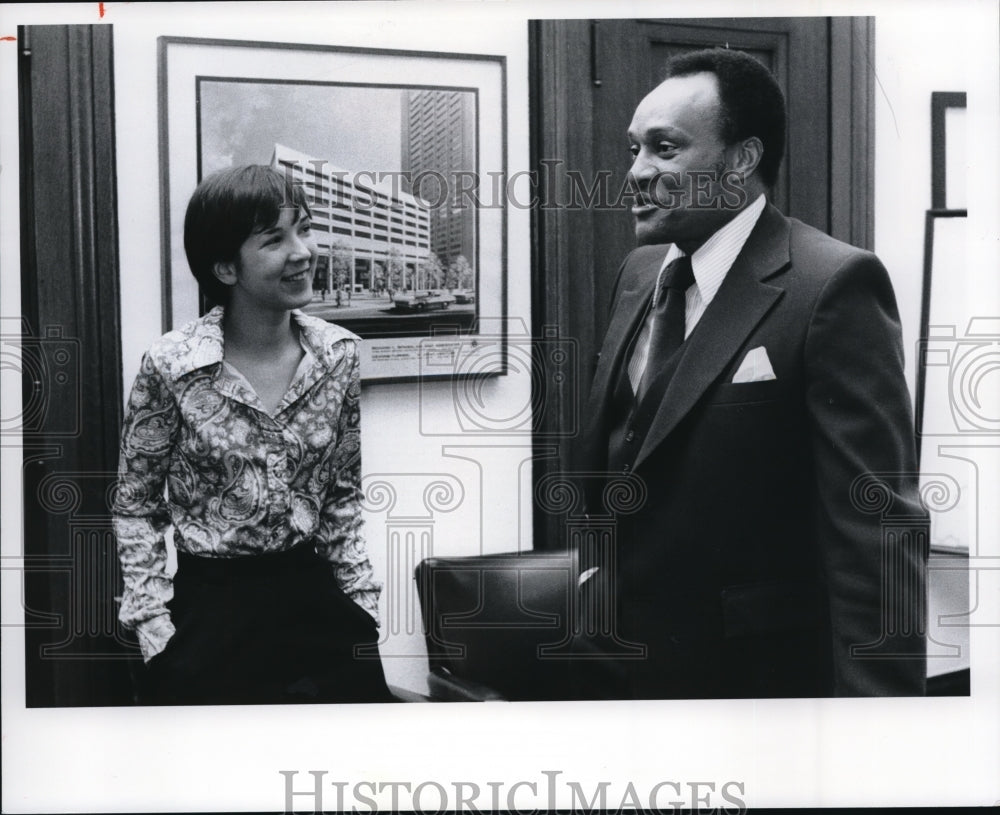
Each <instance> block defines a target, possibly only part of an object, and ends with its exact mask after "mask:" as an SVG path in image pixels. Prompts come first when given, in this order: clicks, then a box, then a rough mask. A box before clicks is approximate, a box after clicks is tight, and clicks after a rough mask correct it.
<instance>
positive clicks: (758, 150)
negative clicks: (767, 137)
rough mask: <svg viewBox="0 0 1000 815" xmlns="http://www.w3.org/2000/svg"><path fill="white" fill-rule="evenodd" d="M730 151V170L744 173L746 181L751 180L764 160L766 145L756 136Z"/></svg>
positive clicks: (736, 145) (735, 145)
mask: <svg viewBox="0 0 1000 815" xmlns="http://www.w3.org/2000/svg"><path fill="white" fill-rule="evenodd" d="M729 149H730V151H731V152H730V160H731V162H732V163H731V164H730V165H729V169H730V170H734V171H735V172H737V173H742V175H743V177H744V178H746V179H748V178H750V176H751V175H752V174H753V173H754V171H755V170H756V169H757V167H758V166H759V165H760V162H761V159H763V158H764V145H763V144H762V143H761V141H760V139H758V138H757V137H756V136H751V137H750V138H749V139H744V140H743V141H741V142H739V143H738V144H734V145H733V146H732V147H730V148H729Z"/></svg>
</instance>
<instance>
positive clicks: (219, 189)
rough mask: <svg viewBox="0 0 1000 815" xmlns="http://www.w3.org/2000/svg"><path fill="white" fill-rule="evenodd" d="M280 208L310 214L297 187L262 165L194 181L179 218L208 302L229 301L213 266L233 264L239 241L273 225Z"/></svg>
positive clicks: (225, 171) (247, 166)
mask: <svg viewBox="0 0 1000 815" xmlns="http://www.w3.org/2000/svg"><path fill="white" fill-rule="evenodd" d="M283 207H301V208H304V209H305V211H306V212H307V213H308V212H309V205H308V204H307V203H306V195H305V192H304V191H303V189H302V187H301V185H300V184H295V183H293V182H292V180H291V178H290V177H287V176H284V175H282V174H281V173H279V172H278V171H277V170H275V169H273V168H271V167H268V166H266V165H261V164H249V165H246V166H243V167H232V168H230V169H228V170H221V171H220V172H217V173H215V174H213V175H210V176H209V177H208V178H206V179H205V180H204V181H202V182H201V183H200V184H199V185H198V187H197V189H196V190H195V191H194V194H192V196H191V200H190V201H189V202H188V206H187V213H186V214H185V216H184V251H185V252H186V253H187V259H188V265H189V266H190V267H191V272H192V274H194V276H195V278H196V279H197V281H198V284H199V285H200V286H201V290H202V293H203V294H204V295H205V297H206V298H207V299H208V300H209V302H210V303H211V304H212V305H225V304H226V303H227V302H228V301H229V286H227V285H226V284H224V283H222V282H221V281H220V280H219V279H218V278H217V277H216V276H215V264H216V263H230V262H234V261H235V260H236V259H237V257H238V256H239V252H240V247H241V246H242V245H243V242H244V241H245V240H246V239H247V238H249V237H250V235H252V234H253V233H254V231H256V230H259V229H267V228H268V227H270V226H273V225H274V224H275V223H276V222H277V220H278V218H279V217H280V216H281V209H282V208H283Z"/></svg>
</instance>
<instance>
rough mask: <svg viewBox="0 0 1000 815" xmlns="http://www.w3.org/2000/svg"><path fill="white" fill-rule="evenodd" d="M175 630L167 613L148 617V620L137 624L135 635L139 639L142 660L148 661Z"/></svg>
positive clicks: (161, 648)
mask: <svg viewBox="0 0 1000 815" xmlns="http://www.w3.org/2000/svg"><path fill="white" fill-rule="evenodd" d="M175 630H176V629H175V628H174V624H173V623H172V622H171V621H170V615H169V614H160V615H158V616H156V617H150V618H149V619H148V620H146V621H144V622H142V623H140V624H139V625H137V626H136V628H135V636H136V638H137V639H138V640H139V648H140V649H141V650H142V659H143V661H144V662H149V660H151V659H152V658H153V657H155V656H156V655H157V654H158V653H160V651H162V650H163V649H164V648H166V647H167V643H168V642H169V641H170V638H171V637H172V636H173V635H174V632H175Z"/></svg>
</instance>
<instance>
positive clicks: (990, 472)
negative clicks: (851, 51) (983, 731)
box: [875, 3, 1000, 680]
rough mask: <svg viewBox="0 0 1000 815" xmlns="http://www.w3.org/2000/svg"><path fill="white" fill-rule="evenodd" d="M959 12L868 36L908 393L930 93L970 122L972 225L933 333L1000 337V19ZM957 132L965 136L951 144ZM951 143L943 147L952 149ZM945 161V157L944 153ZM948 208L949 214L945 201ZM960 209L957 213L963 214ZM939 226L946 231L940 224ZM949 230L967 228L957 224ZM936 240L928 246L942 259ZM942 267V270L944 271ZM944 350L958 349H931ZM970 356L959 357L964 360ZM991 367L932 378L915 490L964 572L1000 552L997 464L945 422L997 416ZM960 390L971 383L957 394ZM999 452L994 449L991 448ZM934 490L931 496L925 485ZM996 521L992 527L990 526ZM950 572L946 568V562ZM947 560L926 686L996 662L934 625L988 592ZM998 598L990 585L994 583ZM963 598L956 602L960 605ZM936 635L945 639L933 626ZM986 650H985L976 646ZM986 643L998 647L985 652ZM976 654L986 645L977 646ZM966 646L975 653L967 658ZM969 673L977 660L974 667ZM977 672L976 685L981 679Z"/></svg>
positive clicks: (878, 240)
mask: <svg viewBox="0 0 1000 815" xmlns="http://www.w3.org/2000/svg"><path fill="white" fill-rule="evenodd" d="M967 12H968V8H966V7H963V6H958V7H956V8H955V9H954V10H953V11H952V10H951V9H950V7H949V6H947V5H939V6H935V7H931V6H929V5H927V4H924V3H921V4H917V5H915V6H914V7H913V8H912V9H911V10H909V11H908V13H905V14H902V13H898V14H889V13H886V14H881V15H879V16H877V17H876V28H875V70H876V77H877V84H876V90H875V96H876V101H875V250H876V253H877V254H878V255H879V256H880V257H881V259H882V260H883V261H884V263H885V264H886V266H887V267H888V269H889V272H890V274H891V275H892V278H893V284H894V286H895V290H896V296H897V300H898V302H899V307H900V313H901V317H902V320H903V339H904V343H905V349H906V363H907V379H908V382H909V384H910V388H911V392H913V389H914V384H915V373H916V363H917V341H918V338H919V328H920V326H919V317H920V308H921V291H922V274H923V261H924V243H923V241H924V213H925V210H927V209H929V208H930V207H931V180H930V179H931V93H932V92H934V91H965V92H966V93H967V95H968V97H967V101H968V110H967V114H966V116H965V129H964V135H965V136H966V138H965V139H964V140H963V142H964V143H963V144H962V145H961V147H962V148H964V152H965V162H964V166H960V167H949V172H950V173H951V172H953V171H954V170H959V171H960V172H961V173H963V174H964V178H961V179H957V180H959V181H960V182H961V183H958V184H952V183H951V182H952V181H953V179H949V182H950V183H949V185H948V186H949V187H952V188H954V187H959V188H960V187H962V186H964V188H965V198H966V199H967V203H968V209H969V219H968V222H967V224H965V225H964V228H965V230H966V231H965V240H964V245H962V244H963V241H962V240H961V233H956V234H958V236H959V237H958V241H957V242H956V243H954V244H953V245H952V246H951V247H950V252H949V254H948V255H946V256H944V257H939V263H936V264H935V277H934V289H933V297H932V302H933V303H934V304H935V305H934V308H933V310H932V313H931V319H930V323H931V325H932V326H934V325H937V326H942V327H945V328H947V329H948V330H951V329H953V330H954V336H955V337H956V338H958V339H961V338H962V337H964V336H965V335H966V330H967V327H968V324H969V320H970V319H971V318H973V317H980V318H982V317H986V318H992V325H993V331H994V333H996V332H998V330H1000V319H997V318H998V317H1000V297H998V291H1000V286H998V275H997V270H998V268H1000V262H998V257H997V255H998V252H997V241H996V229H997V223H998V213H997V200H996V184H997V180H998V172H997V159H996V149H997V143H998V140H997V121H998V116H997V88H996V80H997V45H996V43H997V28H996V21H995V18H994V19H993V21H992V24H987V23H986V20H985V18H984V17H983V16H978V17H976V16H973V15H971V14H969V13H967ZM959 132H961V131H959ZM951 135H952V140H954V138H953V136H954V133H952V134H951ZM949 152H950V150H949ZM948 205H949V206H952V207H955V206H956V204H955V203H953V202H952V201H951V200H949V201H948ZM963 205H964V202H963V203H959V204H958V206H963ZM938 223H939V224H941V221H939V222H938ZM944 226H945V227H948V226H955V227H958V228H959V229H961V228H962V226H963V225H962V224H960V223H959V222H952V224H944ZM941 241H942V233H941V232H936V244H938V245H940V244H941ZM945 261H947V262H945ZM937 347H939V348H949V347H950V350H949V351H948V353H950V354H951V355H952V356H951V357H950V358H951V359H952V360H957V359H960V358H962V357H960V356H958V355H956V353H957V349H956V344H955V343H954V342H952V343H949V342H947V341H945V342H943V343H938V344H937ZM970 348H971V349H973V350H974V348H975V346H964V347H963V351H962V353H968V349H970ZM995 358H996V354H995V351H994V352H993V354H992V356H991V359H993V360H994V362H993V364H992V373H990V368H989V364H988V361H987V364H986V365H985V366H981V373H982V374H983V376H982V378H981V379H979V380H978V383H977V388H973V389H972V390H969V389H967V388H965V387H956V386H957V385H958V381H957V380H955V379H952V380H951V381H949V376H950V374H951V373H952V372H954V371H956V370H959V369H958V367H957V366H956V364H955V362H952V364H951V366H942V367H934V368H928V378H927V386H926V395H925V420H924V431H925V435H924V436H923V437H922V448H923V449H922V456H921V483H922V486H923V487H924V489H925V490H927V492H926V494H925V498H926V499H928V500H927V502H928V504H929V507H930V509H931V524H932V525H931V542H932V544H934V545H937V546H946V547H955V548H959V549H968V550H969V552H970V554H971V555H972V559H971V565H972V568H973V569H975V568H976V555H978V554H982V553H984V552H985V551H988V550H989V551H996V545H997V539H996V529H997V525H996V521H995V511H994V510H993V509H992V508H990V506H988V504H992V503H993V501H990V500H989V499H988V496H990V495H993V496H995V495H997V494H998V490H1000V485H998V481H997V475H998V473H997V467H996V458H997V456H996V453H995V450H991V448H990V447H989V446H988V445H986V444H984V441H986V437H984V436H983V435H977V434H975V433H969V432H968V430H969V429H975V428H974V427H970V426H966V427H965V432H963V431H962V430H961V429H960V428H958V427H957V426H956V419H955V417H954V415H953V413H952V410H951V408H952V406H953V404H955V400H963V399H965V400H967V399H969V398H971V397H972V396H973V392H975V396H976V397H977V398H978V399H979V400H980V405H979V412H980V414H981V415H983V416H987V417H997V416H998V415H1000V412H998V409H1000V399H998V398H997V394H998V392H1000V387H998V385H1000V383H998V376H1000V374H998V373H997V367H996V364H995ZM965 384H966V385H967V384H969V383H968V382H966V383H965ZM992 438H993V439H995V438H996V437H995V435H994V436H993V437H992ZM934 484H938V485H940V486H941V488H942V489H941V490H940V491H935V490H934V489H933V485H934ZM991 516H992V520H991ZM952 562H954V561H952ZM944 563H947V560H942V559H935V560H933V561H932V564H931V571H930V576H929V583H930V598H929V600H930V603H929V605H930V608H929V619H930V624H931V639H930V643H929V655H930V656H931V659H930V660H929V663H928V673H929V674H930V675H931V676H933V675H936V674H939V673H944V672H946V671H951V670H957V669H960V668H966V667H969V664H970V655H971V657H976V658H977V660H978V661H977V665H978V666H979V667H978V668H976V667H974V670H973V678H974V680H975V679H976V678H977V677H982V676H983V673H982V672H981V671H980V670H979V669H980V668H982V667H984V664H985V663H984V662H983V659H984V657H985V658H991V657H990V655H991V654H992V653H993V651H992V649H991V648H990V649H987V648H984V647H980V648H979V649H978V650H977V648H976V643H975V642H974V641H972V642H970V640H974V639H975V637H970V628H969V626H968V622H967V621H966V620H963V619H955V618H953V619H951V620H947V619H944V620H942V619H941V618H940V617H939V612H941V611H942V610H943V609H948V610H949V611H951V612H952V613H956V611H957V612H958V613H961V612H962V611H969V610H971V609H972V608H975V607H976V605H977V603H980V614H981V612H982V605H981V602H982V600H983V598H982V597H981V596H979V597H977V594H976V586H977V585H982V586H983V591H990V589H988V588H987V587H986V586H987V582H981V581H980V580H979V579H978V578H977V576H976V574H975V572H973V574H972V584H971V585H972V587H973V592H972V594H971V597H970V596H969V594H967V593H966V591H967V586H968V581H967V580H963V579H956V575H955V574H954V573H948V572H946V571H941V570H940V568H939V567H940V566H941V565H942V564H944ZM989 585H991V586H992V585H995V583H989ZM963 595H964V596H963ZM942 622H943V623H944V625H942ZM980 641H982V637H980ZM994 641H995V638H994ZM983 645H985V643H983ZM970 646H971V647H970ZM973 661H976V660H973ZM977 671H978V673H977Z"/></svg>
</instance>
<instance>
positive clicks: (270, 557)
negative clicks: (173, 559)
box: [140, 545, 393, 705]
mask: <svg viewBox="0 0 1000 815" xmlns="http://www.w3.org/2000/svg"><path fill="white" fill-rule="evenodd" d="M167 608H168V609H169V610H170V617H171V619H172V621H173V624H174V627H175V628H176V633H175V634H174V636H173V637H171V638H170V641H169V642H168V643H167V647H166V648H165V649H164V650H163V651H162V652H160V653H159V654H157V655H156V656H154V657H153V658H152V659H151V660H150V661H149V662H148V663H147V664H146V667H145V671H144V677H143V686H144V687H143V688H141V689H140V696H141V699H142V701H143V702H144V703H145V704H153V705H157V704H161V705H170V704H175V705H225V704H293V703H301V702H306V703H310V702H311V703H333V702H390V701H393V699H392V696H391V695H390V693H389V690H388V688H387V687H386V684H385V676H384V674H383V672H382V663H381V661H380V659H379V654H378V647H377V642H378V629H377V627H376V625H375V621H374V620H373V619H372V617H371V615H369V614H368V613H367V612H366V611H365V610H364V609H362V608H361V607H360V606H358V604H357V603H355V602H354V601H353V600H351V599H350V598H349V597H348V596H347V595H345V594H344V592H343V591H341V589H340V587H339V586H338V585H337V582H336V580H335V578H334V576H333V573H332V571H331V568H330V564H329V563H327V562H325V561H324V560H322V559H321V558H320V557H319V556H318V555H317V554H316V552H315V551H314V549H313V547H312V546H311V545H303V546H299V547H297V548H295V549H292V550H290V551H288V552H281V553H275V554H264V555H252V556H242V557H234V558H212V557H197V556H193V555H188V554H185V553H183V552H180V553H178V558H177V574H176V575H175V576H174V598H173V600H171V601H170V602H169V603H167Z"/></svg>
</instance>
